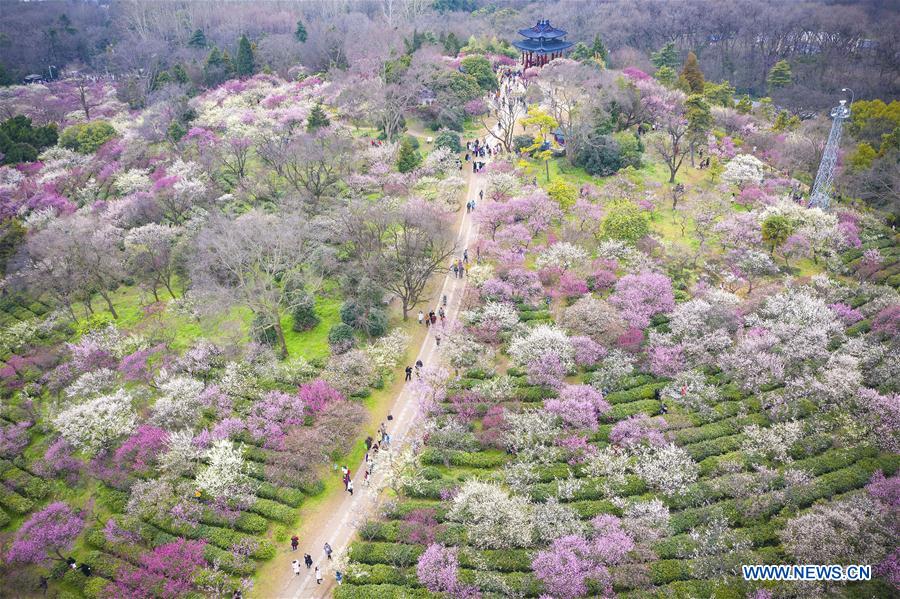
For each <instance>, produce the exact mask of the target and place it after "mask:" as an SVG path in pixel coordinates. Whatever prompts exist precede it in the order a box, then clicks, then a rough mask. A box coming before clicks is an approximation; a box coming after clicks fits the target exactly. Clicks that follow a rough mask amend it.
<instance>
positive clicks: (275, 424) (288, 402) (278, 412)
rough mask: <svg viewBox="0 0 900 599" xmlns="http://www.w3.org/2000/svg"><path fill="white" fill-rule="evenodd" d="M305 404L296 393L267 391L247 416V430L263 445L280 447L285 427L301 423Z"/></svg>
mask: <svg viewBox="0 0 900 599" xmlns="http://www.w3.org/2000/svg"><path fill="white" fill-rule="evenodd" d="M304 407H305V404H304V403H303V400H302V399H301V398H300V396H299V395H297V394H292V393H283V392H281V391H269V392H268V393H267V394H266V396H265V397H263V398H262V399H261V400H259V401H257V402H255V403H254V404H253V407H252V408H251V409H250V414H249V415H248V416H247V430H248V431H249V433H250V436H252V437H253V438H254V439H256V440H257V441H262V442H263V445H264V446H265V447H268V448H270V449H281V448H282V445H283V443H284V437H285V435H286V434H287V429H288V428H289V427H292V426H300V425H301V424H303V416H304V412H303V409H304Z"/></svg>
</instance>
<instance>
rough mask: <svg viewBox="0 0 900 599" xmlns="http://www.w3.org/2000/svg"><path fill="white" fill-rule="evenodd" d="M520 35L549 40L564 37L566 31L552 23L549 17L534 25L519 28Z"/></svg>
mask: <svg viewBox="0 0 900 599" xmlns="http://www.w3.org/2000/svg"><path fill="white" fill-rule="evenodd" d="M519 35H521V36H522V37H527V38H528V39H539V38H544V39H545V40H548V39H555V38H557V37H562V36H564V35H566V32H565V31H563V30H562V29H557V28H556V27H554V26H553V25H551V24H550V20H549V19H544V20H541V21H538V22H537V24H536V25H535V26H534V27H529V28H528V29H519Z"/></svg>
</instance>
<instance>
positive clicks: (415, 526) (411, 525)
mask: <svg viewBox="0 0 900 599" xmlns="http://www.w3.org/2000/svg"><path fill="white" fill-rule="evenodd" d="M440 529H441V525H440V524H438V521H437V512H436V511H435V510H433V509H430V508H422V509H418V510H412V511H411V512H409V513H408V514H407V515H406V516H405V517H404V518H403V522H402V523H401V524H400V531H399V532H400V535H401V537H402V538H403V539H404V541H405V542H406V543H412V544H418V545H431V544H432V543H434V538H435V536H436V535H437V533H438V531H439V530H440Z"/></svg>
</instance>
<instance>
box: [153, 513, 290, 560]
mask: <svg viewBox="0 0 900 599" xmlns="http://www.w3.org/2000/svg"><path fill="white" fill-rule="evenodd" d="M276 505H277V504H276ZM148 523H149V524H152V525H153V526H155V527H156V528H158V529H160V530H161V531H163V532H165V533H166V534H168V535H173V536H180V537H184V538H186V539H205V540H206V541H208V542H209V543H210V544H212V545H215V546H216V547H219V548H220V549H224V550H226V551H230V550H231V548H232V547H234V546H235V545H237V544H240V543H246V542H249V543H256V549H255V550H254V551H253V552H252V553H251V556H252V557H253V558H254V559H258V560H268V559H271V558H272V557H274V556H275V547H274V546H273V545H272V543H271V542H269V541H268V540H266V539H258V538H256V537H254V536H251V535H245V534H242V533H240V532H238V531H236V530H230V529H228V528H219V527H218V526H209V525H208V524H201V525H199V526H197V527H193V528H191V527H178V526H175V525H174V524H173V523H172V522H163V521H156V520H154V521H151V522H148Z"/></svg>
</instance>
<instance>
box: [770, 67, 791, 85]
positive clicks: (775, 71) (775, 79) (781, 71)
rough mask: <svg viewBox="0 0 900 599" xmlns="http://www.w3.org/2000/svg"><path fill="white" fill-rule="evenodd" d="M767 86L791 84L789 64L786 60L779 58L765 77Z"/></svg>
mask: <svg viewBox="0 0 900 599" xmlns="http://www.w3.org/2000/svg"><path fill="white" fill-rule="evenodd" d="M766 83H768V84H769V88H770V89H772V88H778V87H787V86H788V85H790V84H791V65H790V64H788V61H786V60H779V61H778V62H776V63H775V66H773V67H772V70H771V71H769V76H768V77H766Z"/></svg>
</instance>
